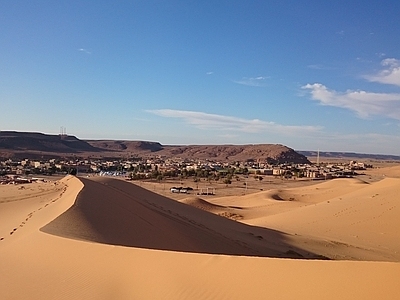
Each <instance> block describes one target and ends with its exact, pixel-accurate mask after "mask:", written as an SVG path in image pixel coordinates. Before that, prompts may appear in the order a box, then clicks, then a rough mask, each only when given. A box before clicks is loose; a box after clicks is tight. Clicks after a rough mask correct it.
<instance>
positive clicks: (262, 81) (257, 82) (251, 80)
mask: <svg viewBox="0 0 400 300" xmlns="http://www.w3.org/2000/svg"><path fill="white" fill-rule="evenodd" d="M269 78H270V77H264V76H258V77H243V78H242V79H240V80H234V81H233V82H235V83H238V84H242V85H247V86H258V87H263V86H265V85H266V84H267V83H266V80H267V79H269Z"/></svg>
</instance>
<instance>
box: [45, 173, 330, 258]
mask: <svg viewBox="0 0 400 300" xmlns="http://www.w3.org/2000/svg"><path fill="white" fill-rule="evenodd" d="M80 180H81V181H82V182H83V183H84V188H83V189H82V191H81V192H80V193H79V195H78V197H77V199H76V202H75V204H74V205H73V206H72V207H71V208H70V209H69V210H67V211H66V212H64V213H63V214H61V215H60V216H59V217H57V218H56V219H55V220H53V221H52V222H50V223H49V224H47V225H46V226H44V227H43V228H41V231H43V232H46V233H49V234H54V235H58V236H63V237H68V238H73V239H79V240H86V241H91V242H98V243H104V244H111V245H120V246H128V247H138V248H147V249H158V250H171V251H180V252H194V253H209V254H227V255H245V256H263V257H287V258H319V259H321V258H323V257H321V256H319V255H317V254H314V253H310V252H308V251H306V250H303V249H299V248H297V247H295V246H293V245H290V241H289V240H290V238H289V236H287V235H285V234H284V233H281V232H278V231H275V230H270V229H266V228H262V227H255V226H249V225H246V224H242V223H239V222H236V221H232V220H229V219H226V218H223V217H220V216H217V215H214V214H212V213H209V212H206V211H203V210H200V209H197V208H194V207H191V206H189V205H186V204H182V203H179V202H177V201H174V200H171V199H169V198H166V197H163V196H161V195H158V194H155V193H153V192H151V191H148V190H146V189H143V188H141V187H139V186H137V185H134V184H131V183H129V182H125V181H122V180H118V179H112V178H102V177H98V178H94V179H88V178H80Z"/></svg>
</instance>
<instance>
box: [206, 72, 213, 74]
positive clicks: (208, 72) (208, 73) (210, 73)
mask: <svg viewBox="0 0 400 300" xmlns="http://www.w3.org/2000/svg"><path fill="white" fill-rule="evenodd" d="M206 74H207V75H212V74H214V72H207V73H206Z"/></svg>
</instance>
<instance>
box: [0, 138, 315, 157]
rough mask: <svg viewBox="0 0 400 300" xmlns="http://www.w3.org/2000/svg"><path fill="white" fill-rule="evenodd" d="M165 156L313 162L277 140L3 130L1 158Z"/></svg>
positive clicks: (0, 140)
mask: <svg viewBox="0 0 400 300" xmlns="http://www.w3.org/2000/svg"><path fill="white" fill-rule="evenodd" d="M72 156H77V157H89V156H90V157H99V158H100V157H103V158H104V157H107V158H118V157H125V158H127V157H132V156H136V157H144V158H146V157H154V156H158V157H163V158H181V159H199V160H206V159H209V160H214V161H221V162H227V161H246V160H254V161H258V160H260V161H263V162H264V161H268V162H270V163H285V162H287V163H309V161H308V159H307V157H305V156H304V155H302V154H299V153H297V152H296V151H294V150H293V149H291V148H289V147H287V146H284V145H276V144H257V145H187V146H171V145H169V146H167V145H161V144H160V143H158V142H150V141H120V140H80V139H78V138H76V137H75V136H70V135H68V136H66V135H64V136H62V135H49V134H43V133H36V132H15V131H0V157H1V158H50V157H72Z"/></svg>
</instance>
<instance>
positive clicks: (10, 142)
mask: <svg viewBox="0 0 400 300" xmlns="http://www.w3.org/2000/svg"><path fill="white" fill-rule="evenodd" d="M0 149H3V150H9V151H10V150H13V151H40V152H54V153H79V152H84V151H98V150H99V149H97V148H95V147H93V146H91V145H90V144H88V143H87V142H85V141H82V140H79V139H78V138H76V137H74V136H70V135H50V134H43V133H38V132H16V131H0Z"/></svg>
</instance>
